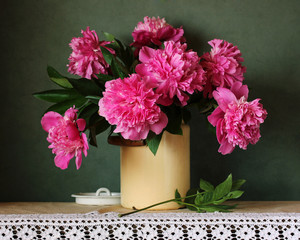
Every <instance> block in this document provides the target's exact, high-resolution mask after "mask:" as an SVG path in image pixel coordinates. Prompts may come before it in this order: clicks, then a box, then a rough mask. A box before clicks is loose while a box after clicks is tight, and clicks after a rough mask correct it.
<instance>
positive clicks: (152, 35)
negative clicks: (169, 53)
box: [132, 17, 185, 49]
mask: <svg viewBox="0 0 300 240" xmlns="http://www.w3.org/2000/svg"><path fill="white" fill-rule="evenodd" d="M183 33H184V31H183V29H182V27H180V28H174V27H172V26H171V25H169V24H168V23H167V22H166V21H165V19H164V18H162V19H160V18H159V17H157V18H155V17H152V18H149V17H144V22H139V23H138V25H137V26H136V27H135V29H134V31H133V33H132V37H133V40H134V42H133V43H132V45H133V46H134V47H136V48H137V49H141V48H142V47H143V46H150V45H151V44H154V45H157V46H160V45H161V44H162V43H163V42H164V41H171V40H172V41H174V42H177V41H185V39H184V37H183Z"/></svg>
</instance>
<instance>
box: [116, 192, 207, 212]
mask: <svg viewBox="0 0 300 240" xmlns="http://www.w3.org/2000/svg"><path fill="white" fill-rule="evenodd" d="M199 194H202V193H197V194H193V195H190V196H186V197H182V198H173V199H169V200H166V201H163V202H160V203H156V204H153V205H150V206H148V207H144V208H141V209H137V210H134V211H132V212H128V213H121V214H119V215H118V216H119V217H124V216H127V215H130V214H133V213H137V212H141V211H145V210H147V209H149V208H152V207H156V206H158V205H162V204H165V203H169V202H176V203H178V202H181V200H183V199H186V198H191V197H195V196H197V195H199ZM185 205H186V203H185Z"/></svg>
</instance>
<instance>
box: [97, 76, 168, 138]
mask: <svg viewBox="0 0 300 240" xmlns="http://www.w3.org/2000/svg"><path fill="white" fill-rule="evenodd" d="M158 98H159V95H158V94H156V93H155V92H154V91H153V89H152V88H151V87H148V85H147V83H146V81H144V80H143V79H142V78H141V77H140V75H138V74H132V75H130V76H129V77H127V78H124V79H121V78H118V79H115V80H111V81H109V82H106V84H105V92H104V93H103V98H101V99H100V101H99V115H100V116H103V117H105V119H106V120H107V121H108V122H109V123H110V124H111V125H116V129H115V130H114V132H115V133H121V135H122V136H123V137H124V138H125V139H130V140H141V139H146V138H147V136H148V133H149V131H150V129H153V131H155V133H157V134H159V133H161V132H162V131H163V129H164V128H165V127H166V126H167V123H168V119H167V118H166V115H165V114H164V113H163V112H162V111H161V109H160V107H159V106H158V105H157V103H156V101H157V99H158Z"/></svg>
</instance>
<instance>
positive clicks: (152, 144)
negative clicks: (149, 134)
mask: <svg viewBox="0 0 300 240" xmlns="http://www.w3.org/2000/svg"><path fill="white" fill-rule="evenodd" d="M162 134H163V132H162V133H161V134H159V135H155V136H154V137H153V138H151V139H148V138H147V139H146V141H147V145H148V147H149V149H150V151H151V152H152V153H153V154H154V155H156V152H157V150H158V147H159V144H160V140H161V137H162Z"/></svg>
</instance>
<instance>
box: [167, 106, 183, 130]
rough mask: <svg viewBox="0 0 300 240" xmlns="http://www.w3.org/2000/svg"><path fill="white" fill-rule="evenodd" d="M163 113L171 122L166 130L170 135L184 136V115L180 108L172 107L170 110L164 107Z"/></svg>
mask: <svg viewBox="0 0 300 240" xmlns="http://www.w3.org/2000/svg"><path fill="white" fill-rule="evenodd" d="M163 111H164V112H165V113H166V115H167V117H168V119H169V121H168V125H167V127H166V130H167V131H168V132H169V133H172V134H177V135H182V129H181V123H182V114H181V108H180V107H179V106H175V105H172V106H170V107H168V108H166V107H164V108H163Z"/></svg>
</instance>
